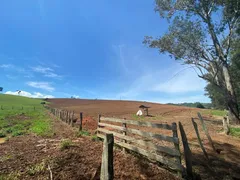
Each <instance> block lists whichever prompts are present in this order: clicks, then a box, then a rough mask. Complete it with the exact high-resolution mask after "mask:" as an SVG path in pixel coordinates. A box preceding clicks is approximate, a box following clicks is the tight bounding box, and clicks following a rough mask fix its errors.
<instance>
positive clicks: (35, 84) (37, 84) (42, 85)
mask: <svg viewBox="0 0 240 180" xmlns="http://www.w3.org/2000/svg"><path fill="white" fill-rule="evenodd" d="M27 85H28V86H31V87H34V88H38V89H43V90H46V91H50V92H52V91H54V90H55V88H54V87H52V86H51V84H50V83H49V82H34V81H30V82H27Z"/></svg>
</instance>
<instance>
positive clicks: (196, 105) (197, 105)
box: [168, 102, 212, 109]
mask: <svg viewBox="0 0 240 180" xmlns="http://www.w3.org/2000/svg"><path fill="white" fill-rule="evenodd" d="M168 104H169V105H176V106H186V107H194V108H201V109H205V108H206V109H211V108H212V104H211V103H200V102H194V103H187V102H185V103H176V104H174V103H168Z"/></svg>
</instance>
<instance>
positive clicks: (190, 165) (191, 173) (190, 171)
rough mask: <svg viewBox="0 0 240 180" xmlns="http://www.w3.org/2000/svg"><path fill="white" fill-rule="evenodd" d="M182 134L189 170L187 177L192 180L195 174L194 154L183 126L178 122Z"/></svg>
mask: <svg viewBox="0 0 240 180" xmlns="http://www.w3.org/2000/svg"><path fill="white" fill-rule="evenodd" d="M178 124H179V129H180V133H181V136H182V143H183V149H184V158H185V162H186V168H187V175H188V176H189V177H190V178H191V179H192V178H193V172H192V152H191V150H190V148H189V146H188V140H187V136H186V133H185V131H184V129H183V126H182V124H181V122H178Z"/></svg>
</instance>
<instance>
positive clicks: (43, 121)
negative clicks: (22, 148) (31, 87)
mask: <svg viewBox="0 0 240 180" xmlns="http://www.w3.org/2000/svg"><path fill="white" fill-rule="evenodd" d="M41 102H43V100H41V99H33V98H27V97H21V96H13V95H3V94H0V106H1V108H0V138H10V137H12V136H20V135H24V134H29V133H35V134H37V135H42V136H51V135H52V128H51V121H50V118H49V117H48V116H47V114H46V110H45V108H44V107H43V105H42V104H41Z"/></svg>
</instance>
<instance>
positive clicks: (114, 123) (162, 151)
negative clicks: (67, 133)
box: [97, 115, 183, 176]
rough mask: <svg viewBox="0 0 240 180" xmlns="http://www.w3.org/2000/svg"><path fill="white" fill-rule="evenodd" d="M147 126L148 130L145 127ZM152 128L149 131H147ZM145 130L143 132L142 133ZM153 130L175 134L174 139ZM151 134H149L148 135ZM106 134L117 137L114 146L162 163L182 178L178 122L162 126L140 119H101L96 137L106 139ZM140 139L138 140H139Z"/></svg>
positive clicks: (172, 136) (99, 119)
mask: <svg viewBox="0 0 240 180" xmlns="http://www.w3.org/2000/svg"><path fill="white" fill-rule="evenodd" d="M144 127H148V128H144ZM149 127H150V128H151V129H150V130H146V129H149ZM140 128H144V131H142V130H139V129H140ZM153 129H157V130H159V129H163V130H167V131H172V135H171V136H167V135H164V134H159V133H153V131H152V130H153ZM147 131H149V132H147ZM106 134H113V135H114V143H115V144H117V145H119V146H121V147H122V148H123V149H128V150H131V151H134V152H137V153H139V154H141V155H144V156H145V157H147V158H148V159H150V160H154V161H157V162H160V163H161V164H163V165H165V166H167V167H168V168H170V169H172V170H175V171H177V172H178V175H179V176H181V174H182V171H183V168H182V165H181V154H180V149H179V138H178V135H177V125H176V123H172V124H171V125H169V124H159V123H152V122H143V121H137V120H125V119H116V118H107V117H101V116H100V115H99V118H98V129H97V136H98V137H99V138H102V139H104V136H105V135H106ZM138 137H139V138H138ZM161 141H165V142H168V143H170V144H172V146H173V147H168V146H166V145H162V144H161V145H160V143H161Z"/></svg>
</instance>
